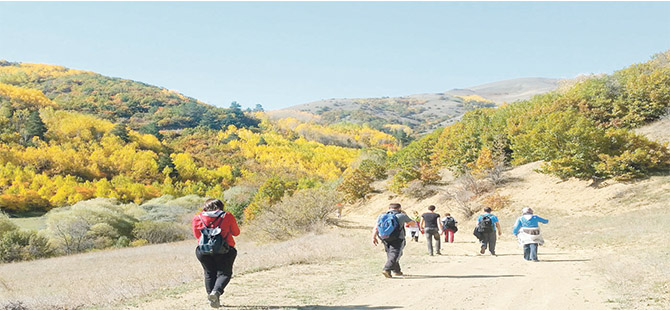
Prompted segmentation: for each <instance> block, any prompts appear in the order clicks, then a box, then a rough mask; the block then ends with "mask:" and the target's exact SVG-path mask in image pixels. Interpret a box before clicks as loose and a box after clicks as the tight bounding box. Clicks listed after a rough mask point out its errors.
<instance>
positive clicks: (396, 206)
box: [389, 203, 400, 210]
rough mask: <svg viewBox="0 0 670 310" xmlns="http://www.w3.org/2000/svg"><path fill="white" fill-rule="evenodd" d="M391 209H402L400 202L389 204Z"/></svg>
mask: <svg viewBox="0 0 670 310" xmlns="http://www.w3.org/2000/svg"><path fill="white" fill-rule="evenodd" d="M389 209H396V210H397V209H400V204H399V203H392V204H390V205H389Z"/></svg>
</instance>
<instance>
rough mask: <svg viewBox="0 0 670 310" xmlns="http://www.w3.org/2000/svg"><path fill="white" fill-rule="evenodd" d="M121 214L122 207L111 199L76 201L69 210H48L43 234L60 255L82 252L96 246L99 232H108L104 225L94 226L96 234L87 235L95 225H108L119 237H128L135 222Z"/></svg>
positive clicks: (133, 219)
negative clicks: (48, 237)
mask: <svg viewBox="0 0 670 310" xmlns="http://www.w3.org/2000/svg"><path fill="white" fill-rule="evenodd" d="M123 211H124V209H123V208H122V206H120V205H119V204H118V202H117V201H116V200H114V199H108V198H96V199H92V200H87V201H80V202H78V203H76V204H74V205H72V206H70V207H62V208H57V209H53V210H51V211H49V213H47V214H46V218H47V228H46V231H47V233H48V234H49V235H50V236H51V238H52V240H53V242H54V244H55V245H56V246H57V247H58V248H59V249H60V250H61V251H63V252H64V253H66V254H70V253H76V252H81V251H85V250H88V249H91V248H95V247H96V246H98V245H99V244H96V239H97V238H98V237H99V236H100V235H99V233H102V232H103V231H107V232H110V229H109V228H108V227H107V226H105V225H101V226H98V228H96V230H99V231H97V232H96V231H94V232H91V228H92V227H94V226H95V225H97V224H101V223H105V224H107V225H109V226H110V227H111V228H113V229H114V230H115V231H116V232H117V233H118V235H119V236H131V232H132V229H133V224H134V223H135V222H136V221H137V220H136V219H135V218H133V217H132V216H129V215H127V214H125V213H124V212H123ZM97 241H103V240H97Z"/></svg>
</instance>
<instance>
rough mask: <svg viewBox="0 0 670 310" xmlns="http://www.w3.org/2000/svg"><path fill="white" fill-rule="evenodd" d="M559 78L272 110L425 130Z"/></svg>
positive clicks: (552, 85) (551, 85)
mask: <svg viewBox="0 0 670 310" xmlns="http://www.w3.org/2000/svg"><path fill="white" fill-rule="evenodd" d="M559 81H560V80H559V79H549V78H522V79H513V80H506V81H500V82H494V83H489V84H484V85H479V86H473V87H469V88H465V89H453V90H450V91H447V92H444V93H428V94H415V95H408V96H402V97H382V98H332V99H326V100H320V101H315V102H310V103H305V104H301V105H296V106H292V107H288V108H285V109H282V110H279V111H273V113H274V115H276V117H286V116H288V115H290V114H291V113H293V112H292V111H301V112H308V113H312V114H316V115H320V116H321V118H320V120H321V121H322V122H325V123H335V122H340V121H347V122H354V123H368V124H370V125H371V126H373V127H376V128H380V127H381V126H382V125H384V124H402V125H406V126H409V127H410V128H412V129H413V130H414V131H416V132H421V133H424V132H430V131H432V130H434V129H436V128H439V127H444V126H446V125H449V124H451V123H453V122H455V121H457V120H459V119H460V117H461V116H462V115H463V114H464V113H465V112H467V111H469V110H473V109H475V108H480V107H492V106H497V105H500V104H502V103H504V102H514V101H518V100H525V99H529V98H531V97H532V96H534V95H537V94H543V93H546V92H550V91H552V90H554V89H556V88H558V85H559Z"/></svg>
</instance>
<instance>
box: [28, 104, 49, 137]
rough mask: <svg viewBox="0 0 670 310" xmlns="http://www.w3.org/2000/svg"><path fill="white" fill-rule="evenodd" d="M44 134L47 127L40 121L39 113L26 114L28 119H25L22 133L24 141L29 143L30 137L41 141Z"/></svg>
mask: <svg viewBox="0 0 670 310" xmlns="http://www.w3.org/2000/svg"><path fill="white" fill-rule="evenodd" d="M46 132H47V127H46V125H45V124H44V122H43V121H42V117H40V113H39V112H37V111H32V112H30V114H28V119H26V124H25V128H24V131H23V139H24V141H25V142H27V141H30V139H31V138H32V137H38V138H40V139H41V140H44V133H46Z"/></svg>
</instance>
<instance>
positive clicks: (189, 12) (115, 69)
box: [0, 2, 670, 110]
mask: <svg viewBox="0 0 670 310" xmlns="http://www.w3.org/2000/svg"><path fill="white" fill-rule="evenodd" d="M668 16H670V2H588V3H583V2H547V3H542V2H216V3H214V2H196V3H185V2H142V3H133V2H104V3H101V2H95V3H90V2H85V3H82V2H56V3H53V2H48V3H45V2H28V3H16V2H10V3H8V2H0V59H6V60H9V61H18V62H35V63H48V64H57V65H63V66H66V67H70V68H76V69H83V70H90V71H94V72H98V73H101V74H104V75H109V76H115V77H122V78H127V79H132V80H137V81H142V82H145V83H148V84H152V85H157V86H161V87H165V88H168V89H173V90H177V91H179V92H182V93H184V94H185V95H187V96H191V97H195V98H197V99H200V100H202V101H204V102H206V103H209V104H213V105H217V106H222V107H228V106H229V105H230V102H232V101H238V102H239V103H240V104H241V105H242V106H243V107H253V106H255V105H256V104H262V105H263V107H265V109H267V110H272V109H278V108H282V107H287V106H291V105H295V104H301V103H306V102H310V101H316V100H320V99H328V98H342V97H349V98H351V97H381V96H402V95H410V94H416V93H432V92H442V91H447V90H449V89H452V88H464V87H468V86H475V85H479V84H485V83H488V82H494V81H499V80H505V79H512V78H519V77H553V78H570V77H574V76H576V75H578V74H581V73H600V72H604V73H611V72H613V71H615V70H618V69H622V68H624V67H626V66H628V65H630V64H633V63H637V62H644V61H646V60H648V59H649V58H650V57H651V56H652V55H653V54H655V53H658V52H661V51H664V50H667V49H669V48H670V18H668Z"/></svg>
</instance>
